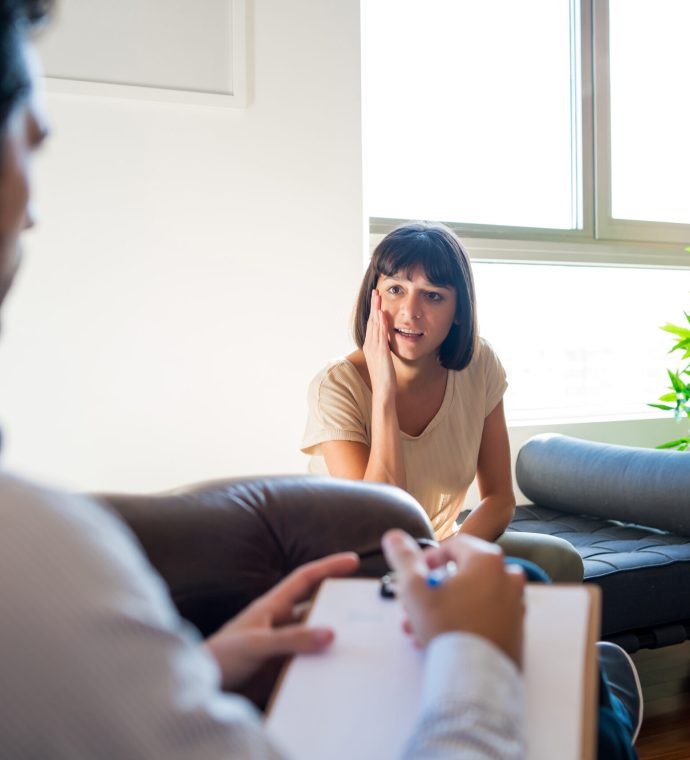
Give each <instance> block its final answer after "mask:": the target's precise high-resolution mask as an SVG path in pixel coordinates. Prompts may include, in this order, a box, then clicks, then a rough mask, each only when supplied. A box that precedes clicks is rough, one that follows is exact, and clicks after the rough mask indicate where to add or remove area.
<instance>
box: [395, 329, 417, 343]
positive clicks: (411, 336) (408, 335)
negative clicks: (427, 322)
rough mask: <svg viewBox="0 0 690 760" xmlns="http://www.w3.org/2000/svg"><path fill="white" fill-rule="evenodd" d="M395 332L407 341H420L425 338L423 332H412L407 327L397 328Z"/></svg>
mask: <svg viewBox="0 0 690 760" xmlns="http://www.w3.org/2000/svg"><path fill="white" fill-rule="evenodd" d="M395 332H396V334H397V335H399V336H400V337H401V338H405V339H406V340H419V339H420V338H423V337H424V333H423V332H422V331H421V330H411V329H409V328H407V327H396V328H395Z"/></svg>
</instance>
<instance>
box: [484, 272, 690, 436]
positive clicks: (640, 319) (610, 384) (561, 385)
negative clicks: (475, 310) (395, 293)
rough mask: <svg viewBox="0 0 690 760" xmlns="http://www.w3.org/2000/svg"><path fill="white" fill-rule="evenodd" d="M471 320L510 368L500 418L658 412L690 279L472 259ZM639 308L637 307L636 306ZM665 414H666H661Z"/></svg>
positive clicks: (673, 365) (674, 362)
mask: <svg viewBox="0 0 690 760" xmlns="http://www.w3.org/2000/svg"><path fill="white" fill-rule="evenodd" d="M473 269H474V276H475V281H476V289H477V301H478V305H479V326H480V328H481V333H482V335H484V336H486V337H487V338H488V340H489V341H490V342H491V344H492V345H493V347H494V348H495V349H496V352H497V353H498V355H499V356H500V358H501V361H502V362H503V364H504V366H505V368H506V371H507V373H508V382H509V387H508V392H507V393H506V397H505V407H506V415H507V417H508V420H509V421H510V422H512V423H515V422H521V421H522V422H524V421H529V422H534V421H539V420H542V421H544V420H554V419H559V420H567V419H575V418H583V417H587V418H589V419H596V418H608V419H611V418H616V417H617V418H626V417H627V418H629V417H636V418H641V417H658V416H659V412H657V411H656V410H654V409H652V408H650V407H649V406H647V404H649V403H654V402H656V400H657V399H658V398H659V396H661V394H662V393H664V392H665V391H666V388H667V386H668V385H669V380H668V375H667V374H666V368H667V367H668V368H669V369H672V370H677V369H678V368H679V366H685V364H686V363H687V361H686V362H681V355H680V353H675V354H669V349H670V348H671V346H672V345H673V336H671V335H669V334H668V333H665V332H663V331H662V330H660V329H659V326H660V325H663V324H665V323H666V322H674V321H675V322H676V323H677V324H682V323H684V321H685V320H684V317H683V309H685V311H688V300H689V299H690V294H689V293H688V290H689V288H690V283H689V282H688V279H686V278H684V277H679V276H678V272H677V271H676V270H671V269H641V268H635V267H598V268H596V269H593V268H592V267H583V266H568V265H564V266H552V265H544V264H533V265H526V264H508V263H498V262H497V263H489V262H481V261H480V262H475V264H474V267H473ZM642 305H643V306H644V308H642ZM666 416H668V415H666Z"/></svg>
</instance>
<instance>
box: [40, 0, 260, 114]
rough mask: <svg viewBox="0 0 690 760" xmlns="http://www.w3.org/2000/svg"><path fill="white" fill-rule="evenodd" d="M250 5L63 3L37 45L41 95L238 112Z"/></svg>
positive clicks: (188, 0)
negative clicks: (41, 70) (43, 91)
mask: <svg viewBox="0 0 690 760" xmlns="http://www.w3.org/2000/svg"><path fill="white" fill-rule="evenodd" d="M249 2H251V0H214V2H206V0H204V1H203V2H200V1H199V0H118V2H112V0H63V2H62V3H61V5H60V6H59V10H60V15H58V18H57V20H56V23H55V24H54V29H53V28H50V29H49V30H47V32H46V34H45V39H44V38H43V37H40V38H39V39H38V41H37V46H38V48H39V50H40V53H41V58H42V60H43V64H44V71H45V77H44V81H45V88H46V91H47V92H48V93H57V94H65V95H91V96H100V97H113V98H125V99H135V100H149V101H158V102H168V103H180V104H188V105H204V106H216V107H226V108H227V107H231V108H243V107H245V106H246V105H247V102H248V87H247V10H248V9H247V4H248V3H249ZM128 14H129V16H128ZM187 43H189V44H187Z"/></svg>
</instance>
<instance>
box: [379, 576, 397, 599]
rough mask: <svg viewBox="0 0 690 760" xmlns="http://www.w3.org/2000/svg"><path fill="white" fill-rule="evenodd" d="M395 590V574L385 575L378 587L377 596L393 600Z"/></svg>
mask: <svg viewBox="0 0 690 760" xmlns="http://www.w3.org/2000/svg"><path fill="white" fill-rule="evenodd" d="M395 590H396V578H395V573H386V574H385V575H384V576H383V577H382V578H381V586H380V587H379V594H380V595H381V596H382V597H383V598H384V599H395Z"/></svg>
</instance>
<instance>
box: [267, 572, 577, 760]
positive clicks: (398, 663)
mask: <svg viewBox="0 0 690 760" xmlns="http://www.w3.org/2000/svg"><path fill="white" fill-rule="evenodd" d="M554 592H556V593H554ZM589 605H590V597H589V596H588V594H587V592H586V590H585V589H584V588H582V587H577V586H567V587H562V586H561V587H555V586H541V585H538V584H537V585H530V586H528V588H527V617H526V621H525V626H526V635H525V663H524V665H525V682H526V692H527V704H526V709H527V724H528V725H527V733H528V737H529V748H528V758H529V760H554V758H558V759H559V760H580V759H581V758H582V756H583V755H582V752H583V750H582V744H581V739H582V704H583V700H584V692H583V689H584V679H585V671H584V667H583V663H584V652H585V642H586V634H587V623H588V610H589ZM310 620H311V622H312V623H313V624H326V625H329V626H331V627H332V628H334V630H335V632H336V640H335V642H334V645H333V646H332V647H331V649H330V650H329V651H328V652H326V653H323V654H319V655H304V656H299V657H296V658H295V659H294V660H293V662H292V664H291V666H290V667H289V669H288V671H287V673H286V674H285V677H284V679H283V682H282V685H281V688H280V690H279V692H278V695H277V697H276V699H275V701H274V703H273V705H272V709H271V713H270V716H269V718H268V721H267V727H268V730H269V731H270V733H271V734H272V735H273V736H274V738H275V739H276V741H278V742H279V743H280V745H281V746H282V747H283V748H284V749H285V750H286V751H287V752H288V753H289V754H291V755H292V756H293V757H294V758H296V759H297V760H352V759H353V758H357V760H369V759H370V760H393V758H398V757H399V756H400V754H401V751H402V748H403V746H404V744H405V742H406V740H407V738H408V737H409V735H410V733H411V731H412V726H413V724H414V721H415V718H416V715H417V709H418V706H419V696H420V688H421V683H422V676H423V668H424V653H423V652H421V651H419V650H417V649H416V648H415V647H414V646H413V644H412V642H411V640H410V638H409V637H408V636H407V635H405V634H404V633H403V631H402V627H401V622H402V612H401V609H400V606H399V603H398V602H397V601H395V600H389V599H383V598H382V597H381V596H380V595H379V582H378V581H377V580H371V579H337V580H328V581H326V582H325V583H324V585H323V586H322V588H321V590H320V592H319V595H318V597H317V600H316V603H315V606H314V610H313V611H312V614H311V618H310Z"/></svg>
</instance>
